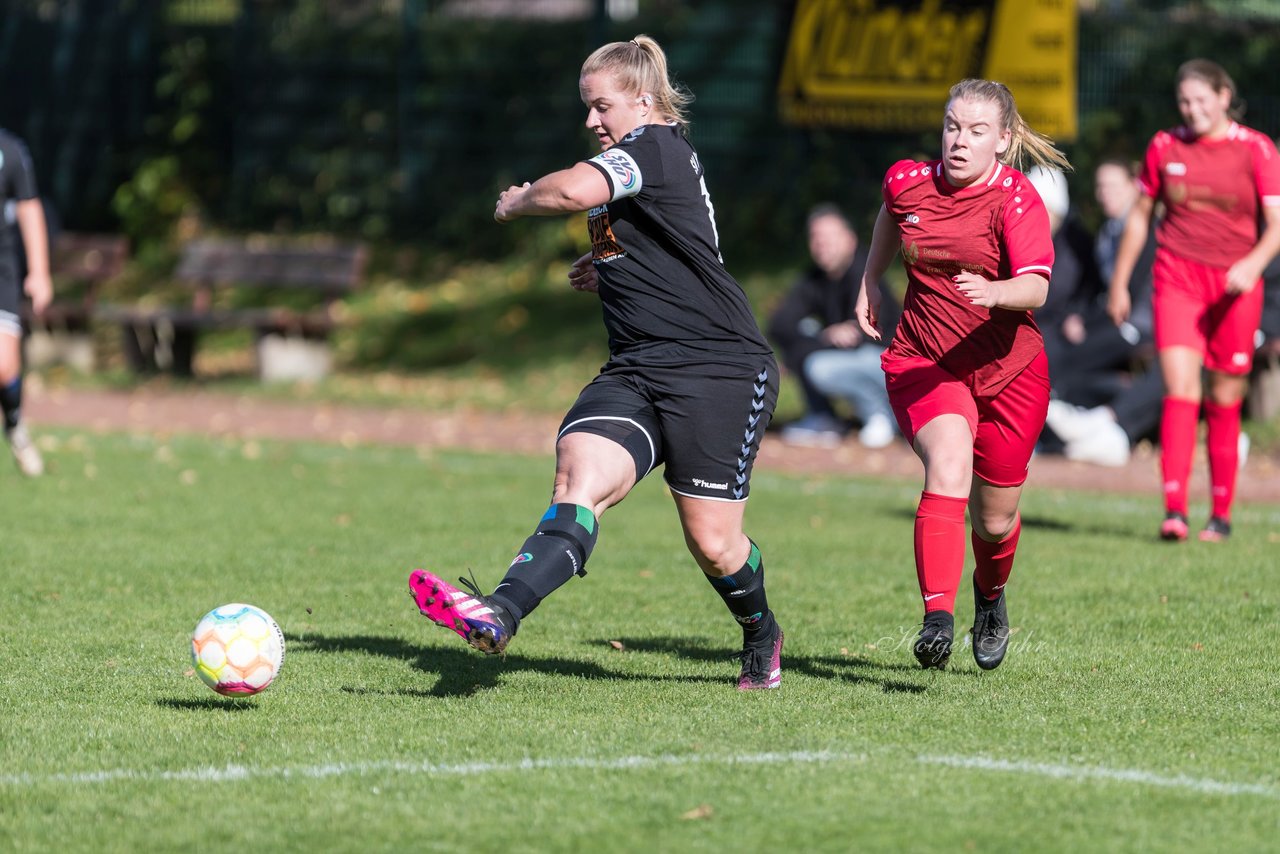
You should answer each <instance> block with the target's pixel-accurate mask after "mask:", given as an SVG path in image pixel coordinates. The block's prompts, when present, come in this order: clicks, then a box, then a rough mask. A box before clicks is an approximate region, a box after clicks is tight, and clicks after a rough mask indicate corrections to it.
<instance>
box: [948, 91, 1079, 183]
mask: <svg viewBox="0 0 1280 854" xmlns="http://www.w3.org/2000/svg"><path fill="white" fill-rule="evenodd" d="M957 99H958V100H963V101H991V102H993V103H994V104H995V105H996V106H997V107H999V109H1000V123H1001V128H1002V129H1003V130H1007V131H1009V135H1010V139H1009V147H1008V148H1007V149H1005V152H1004V154H1002V155H1000V162H1001V163H1004V164H1006V165H1008V166H1012V167H1013V168H1015V169H1017V170H1019V171H1025V168H1024V167H1025V166H1026V163H1027V161H1030V162H1031V163H1032V164H1034V165H1036V166H1043V167H1045V168H1046V169H1061V170H1062V171H1064V172H1069V171H1071V162H1070V161H1068V160H1067V155H1065V154H1063V153H1062V152H1061V151H1059V150H1058V148H1057V146H1055V145H1054V144H1053V140H1052V139H1050V138H1049V137H1047V136H1045V135H1044V134H1042V133H1040V132H1039V131H1037V130H1035V129H1034V128H1032V127H1031V125H1029V124H1027V123H1026V121H1025V120H1024V119H1023V118H1022V116H1021V115H1020V114H1019V113H1018V105H1017V104H1016V103H1015V102H1014V100H1013V93H1012V92H1010V91H1009V87H1008V86H1006V85H1004V84H1003V83H997V82H996V81H994V80H974V79H968V80H961V81H960V82H959V83H957V84H956V85H954V86H952V87H951V92H950V93H949V95H948V97H947V103H948V104H950V103H951V102H952V101H955V100H957Z"/></svg>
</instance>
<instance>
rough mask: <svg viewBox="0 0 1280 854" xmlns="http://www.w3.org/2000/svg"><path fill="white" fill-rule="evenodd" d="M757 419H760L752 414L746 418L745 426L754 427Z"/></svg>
mask: <svg viewBox="0 0 1280 854" xmlns="http://www.w3.org/2000/svg"><path fill="white" fill-rule="evenodd" d="M759 421H760V416H759V415H752V416H751V417H750V418H748V419H747V426H748V427H754V426H756V424H757V423H758V422H759Z"/></svg>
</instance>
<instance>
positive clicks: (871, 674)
mask: <svg viewBox="0 0 1280 854" xmlns="http://www.w3.org/2000/svg"><path fill="white" fill-rule="evenodd" d="M600 643H605V641H600ZM620 643H621V644H622V646H623V648H624V649H625V650H627V651H631V652H657V653H665V654H669V655H677V656H679V657H681V658H688V659H692V660H694V661H724V660H725V659H728V658H737V656H736V655H730V654H728V653H726V652H725V650H724V648H723V647H712V646H706V645H703V644H698V643H691V642H689V641H686V640H679V639H674V638H673V639H667V638H657V639H655V638H644V639H628V638H622V639H621V640H620ZM876 671H888V672H897V673H912V674H919V673H920V672H921V670H920V668H919V667H915V666H911V665H907V664H882V663H880V662H876V661H866V660H864V659H858V658H844V657H841V656H826V655H819V656H804V655H790V654H788V653H787V651H786V649H785V648H784V649H783V653H782V672H783V675H784V677H785V675H786V674H787V673H795V672H799V673H803V674H804V675H806V676H813V677H815V678H817V679H843V680H844V681H846V682H852V683H854V684H870V685H878V686H880V690H882V691H884V692H885V693H901V694H921V693H923V692H924V691H925V690H926V688H927V686H925V685H918V684H916V683H914V682H903V681H900V680H898V679H892V678H889V677H887V676H884V675H881V674H880V673H877V672H876Z"/></svg>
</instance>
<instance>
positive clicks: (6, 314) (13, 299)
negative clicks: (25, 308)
mask: <svg viewBox="0 0 1280 854" xmlns="http://www.w3.org/2000/svg"><path fill="white" fill-rule="evenodd" d="M21 306H22V283H21V282H20V281H18V270H17V265H16V264H14V263H13V260H12V259H10V258H0V335H12V336H13V337H14V338H21V337H22V316H21V315H20V314H18V311H19V309H20V308H21Z"/></svg>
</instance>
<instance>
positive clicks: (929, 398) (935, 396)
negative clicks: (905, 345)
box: [883, 356, 978, 454]
mask: <svg viewBox="0 0 1280 854" xmlns="http://www.w3.org/2000/svg"><path fill="white" fill-rule="evenodd" d="M883 365H884V376H885V388H886V391H887V393H888V395H889V405H890V406H892V407H893V415H894V417H895V418H896V419H897V421H898V428H899V429H900V430H901V431H902V435H903V437H904V438H905V439H906V440H907V442H908V443H909V444H910V445H911V447H913V448H916V453H917V454H918V453H920V449H919V448H918V447H917V443H916V437H917V434H918V433H919V432H920V431H921V429H923V428H924V426H925V425H926V424H928V423H929V422H931V421H933V420H934V419H936V418H938V417H939V416H941V415H958V416H960V417H961V418H962V419H964V422H965V424H966V425H967V426H968V432H969V439H970V443H971V442H972V439H973V436H974V434H975V433H976V432H977V430H978V408H977V404H976V403H975V402H974V399H973V392H971V391H970V390H969V387H968V386H967V385H965V384H964V383H962V382H961V381H960V380H958V379H957V378H956V377H955V376H954V375H952V374H950V373H949V372H947V371H946V370H945V369H943V368H942V367H941V366H940V365H938V363H937V362H933V361H930V360H929V359H925V358H922V357H918V356H908V357H897V356H895V357H885V358H884V359H883Z"/></svg>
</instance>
